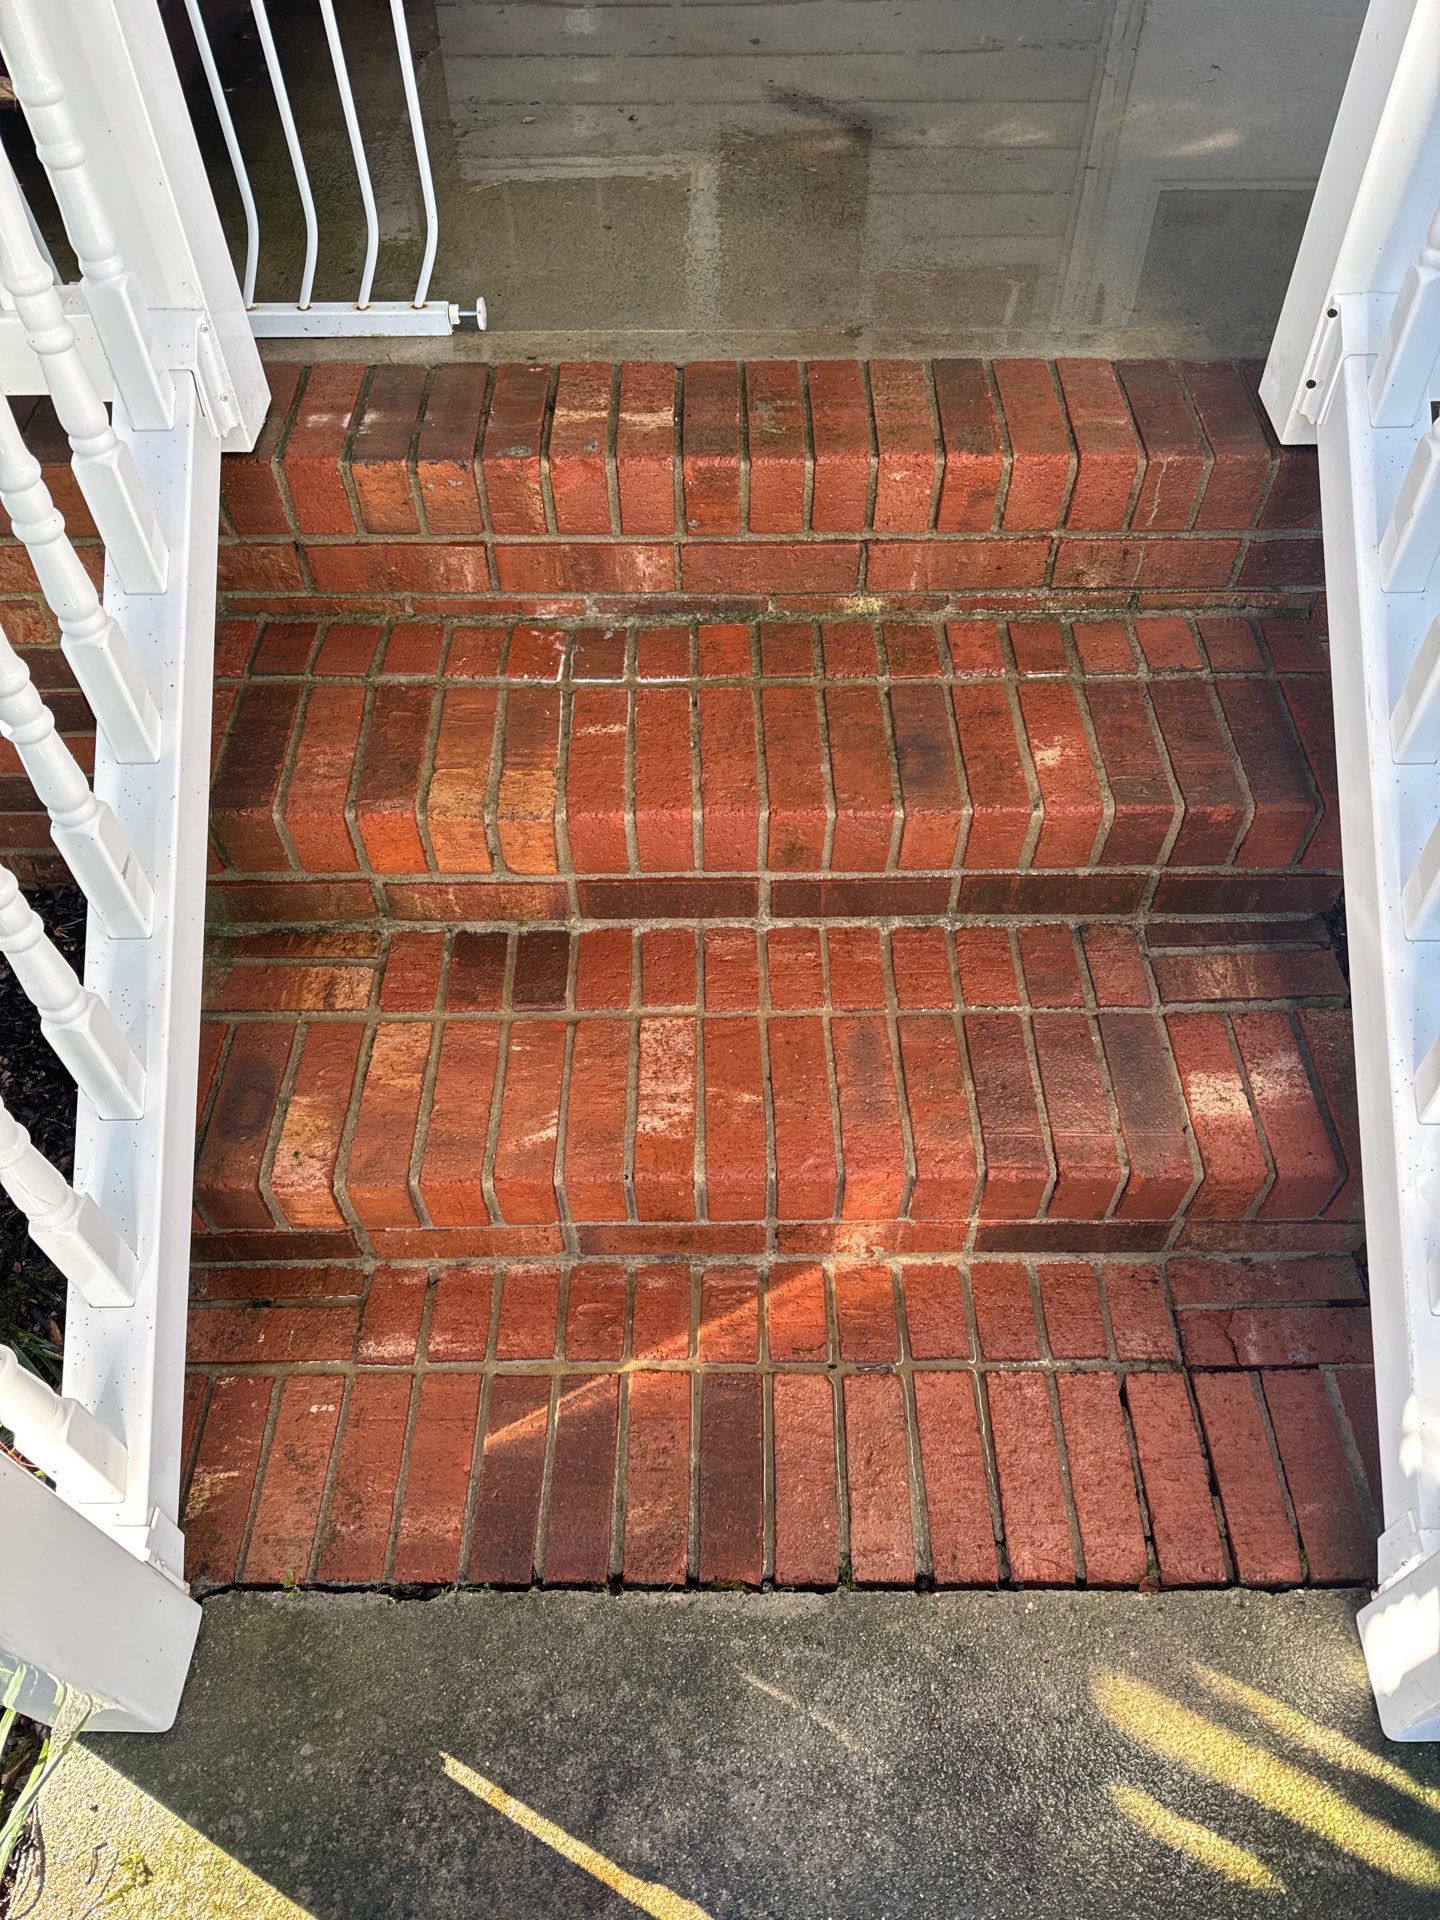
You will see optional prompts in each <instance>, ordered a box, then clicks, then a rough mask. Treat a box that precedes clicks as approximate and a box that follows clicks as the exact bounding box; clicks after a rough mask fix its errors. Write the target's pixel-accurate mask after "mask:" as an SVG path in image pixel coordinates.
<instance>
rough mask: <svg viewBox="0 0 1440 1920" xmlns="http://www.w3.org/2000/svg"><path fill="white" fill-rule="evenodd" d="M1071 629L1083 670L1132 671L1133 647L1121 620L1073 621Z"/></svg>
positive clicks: (1133, 666) (1096, 671)
mask: <svg viewBox="0 0 1440 1920" xmlns="http://www.w3.org/2000/svg"><path fill="white" fill-rule="evenodd" d="M1070 632H1071V635H1072V637H1073V639H1074V641H1075V651H1076V653H1078V654H1079V656H1080V666H1081V668H1082V670H1083V671H1084V672H1085V673H1087V674H1097V673H1134V671H1135V649H1134V647H1133V646H1132V645H1131V642H1130V635H1129V633H1128V632H1127V631H1126V628H1125V623H1124V621H1123V620H1076V621H1073V622H1072V623H1071V627H1070ZM1090 691H1092V689H1090V688H1088V687H1087V692H1090Z"/></svg>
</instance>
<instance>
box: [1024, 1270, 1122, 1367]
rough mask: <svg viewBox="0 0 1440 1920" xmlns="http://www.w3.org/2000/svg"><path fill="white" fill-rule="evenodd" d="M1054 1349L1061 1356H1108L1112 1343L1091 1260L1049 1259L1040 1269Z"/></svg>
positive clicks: (1045, 1312) (1099, 1357) (1079, 1357)
mask: <svg viewBox="0 0 1440 1920" xmlns="http://www.w3.org/2000/svg"><path fill="white" fill-rule="evenodd" d="M1036 1278H1037V1279H1038V1280H1039V1283H1040V1299H1041V1303H1042V1309H1043V1313H1044V1319H1045V1331H1046V1335H1047V1337H1048V1339H1049V1342H1050V1351H1051V1353H1052V1354H1053V1355H1054V1357H1055V1358H1056V1359H1057V1360H1105V1359H1108V1358H1109V1354H1110V1343H1109V1340H1108V1339H1107V1337H1106V1333H1105V1321H1104V1317H1103V1315H1102V1313H1101V1311H1100V1292H1099V1288H1098V1286H1097V1285H1096V1279H1095V1270H1094V1268H1093V1267H1092V1265H1091V1264H1090V1262H1089V1261H1088V1260H1047V1261H1045V1262H1044V1263H1043V1264H1042V1265H1040V1266H1039V1267H1038V1268H1037V1270H1036Z"/></svg>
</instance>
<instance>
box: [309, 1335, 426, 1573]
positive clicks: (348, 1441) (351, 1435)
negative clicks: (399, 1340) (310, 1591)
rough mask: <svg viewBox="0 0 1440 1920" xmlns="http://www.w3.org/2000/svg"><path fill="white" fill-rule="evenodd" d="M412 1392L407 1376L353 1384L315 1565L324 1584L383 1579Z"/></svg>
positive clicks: (371, 1378) (370, 1377) (379, 1375)
mask: <svg viewBox="0 0 1440 1920" xmlns="http://www.w3.org/2000/svg"><path fill="white" fill-rule="evenodd" d="M410 1389H411V1379H410V1375H409V1374H405V1373H401V1374H394V1373H375V1374H362V1375H360V1376H359V1377H358V1378H357V1379H355V1380H352V1381H351V1383H350V1392H349V1395H348V1397H347V1399H346V1403H345V1417H344V1424H343V1427H342V1430H341V1434H340V1457H339V1462H338V1464H337V1466H336V1469H335V1484H334V1488H333V1490H332V1492H331V1495H330V1505H329V1510H328V1512H327V1513H326V1515H325V1524H324V1528H323V1530H322V1534H321V1542H320V1552H319V1556H318V1559H317V1562H316V1569H315V1571H316V1576H317V1578H319V1579H320V1580H323V1581H327V1582H335V1583H346V1582H352V1583H357V1584H371V1585H373V1584H374V1583H375V1582H376V1581H378V1580H380V1579H382V1578H383V1577H384V1574H385V1562H386V1553H387V1550H388V1548H389V1543H390V1523H391V1518H392V1515H393V1512H394V1506H395V1492H396V1487H397V1485H398V1483H399V1479H400V1463H401V1456H402V1453H403V1450H404V1446H405V1431H406V1426H407V1424H408V1421H409V1415H410Z"/></svg>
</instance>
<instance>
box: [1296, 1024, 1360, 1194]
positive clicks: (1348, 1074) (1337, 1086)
mask: <svg viewBox="0 0 1440 1920" xmlns="http://www.w3.org/2000/svg"><path fill="white" fill-rule="evenodd" d="M1296 1017H1297V1019H1298V1020H1299V1022H1300V1030H1301V1032H1302V1033H1303V1034H1304V1036H1305V1044H1306V1046H1307V1047H1308V1048H1309V1050H1310V1058H1311V1060H1312V1062H1313V1063H1314V1068H1315V1074H1316V1077H1317V1078H1318V1080H1319V1082H1320V1086H1321V1089H1322V1091H1323V1093H1324V1096H1325V1106H1326V1110H1327V1111H1328V1113H1329V1115H1330V1120H1331V1124H1332V1125H1333V1126H1334V1128H1335V1131H1336V1133H1337V1135H1338V1136H1339V1140H1340V1147H1341V1151H1342V1153H1343V1155H1344V1158H1345V1161H1346V1165H1347V1173H1348V1177H1347V1179H1346V1181H1345V1184H1344V1186H1342V1187H1341V1189H1340V1191H1339V1192H1338V1193H1337V1194H1336V1195H1335V1198H1334V1199H1333V1200H1332V1201H1331V1202H1330V1204H1329V1206H1328V1207H1326V1209H1325V1217H1326V1218H1327V1219H1329V1220H1358V1219H1360V1218H1362V1217H1363V1213H1364V1208H1363V1205H1362V1194H1361V1190H1360V1114H1359V1109H1358V1107H1357V1105H1356V1097H1355V1052H1354V1034H1353V1029H1352V1026H1351V1021H1350V1015H1349V1013H1348V1011H1346V1010H1345V1009H1343V1008H1340V1007H1301V1008H1299V1009H1298V1011H1297V1014H1296Z"/></svg>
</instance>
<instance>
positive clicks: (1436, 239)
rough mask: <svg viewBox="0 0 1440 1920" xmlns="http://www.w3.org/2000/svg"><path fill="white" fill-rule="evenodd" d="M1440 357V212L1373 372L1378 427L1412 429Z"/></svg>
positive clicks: (1403, 288) (1409, 272)
mask: <svg viewBox="0 0 1440 1920" xmlns="http://www.w3.org/2000/svg"><path fill="white" fill-rule="evenodd" d="M1437 352H1440V212H1437V213H1436V215H1435V217H1434V218H1433V219H1432V220H1431V222H1430V226H1429V230H1428V231H1427V233H1426V235H1425V244H1424V246H1423V247H1421V249H1420V255H1419V258H1418V259H1417V260H1416V261H1415V262H1414V264H1413V265H1412V266H1409V267H1407V268H1406V270H1405V278H1404V279H1403V280H1402V281H1401V282H1400V291H1399V293H1398V294H1397V295H1396V297H1395V305H1394V306H1393V308H1392V309H1391V311H1390V319H1389V322H1388V324H1387V325H1386V328H1385V333H1384V337H1383V338H1382V339H1381V342H1380V351H1379V353H1378V354H1377V355H1376V356H1375V365H1374V366H1373V367H1372V368H1371V369H1370V418H1371V420H1372V421H1373V422H1374V424H1375V425H1376V426H1377V427H1408V426H1410V425H1412V424H1413V422H1414V421H1415V420H1416V419H1417V418H1418V416H1419V413H1420V409H1421V407H1422V406H1424V404H1425V401H1426V399H1427V398H1428V396H1429V392H1430V375H1431V374H1432V373H1433V372H1434V370H1435V356H1436V353H1437Z"/></svg>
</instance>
